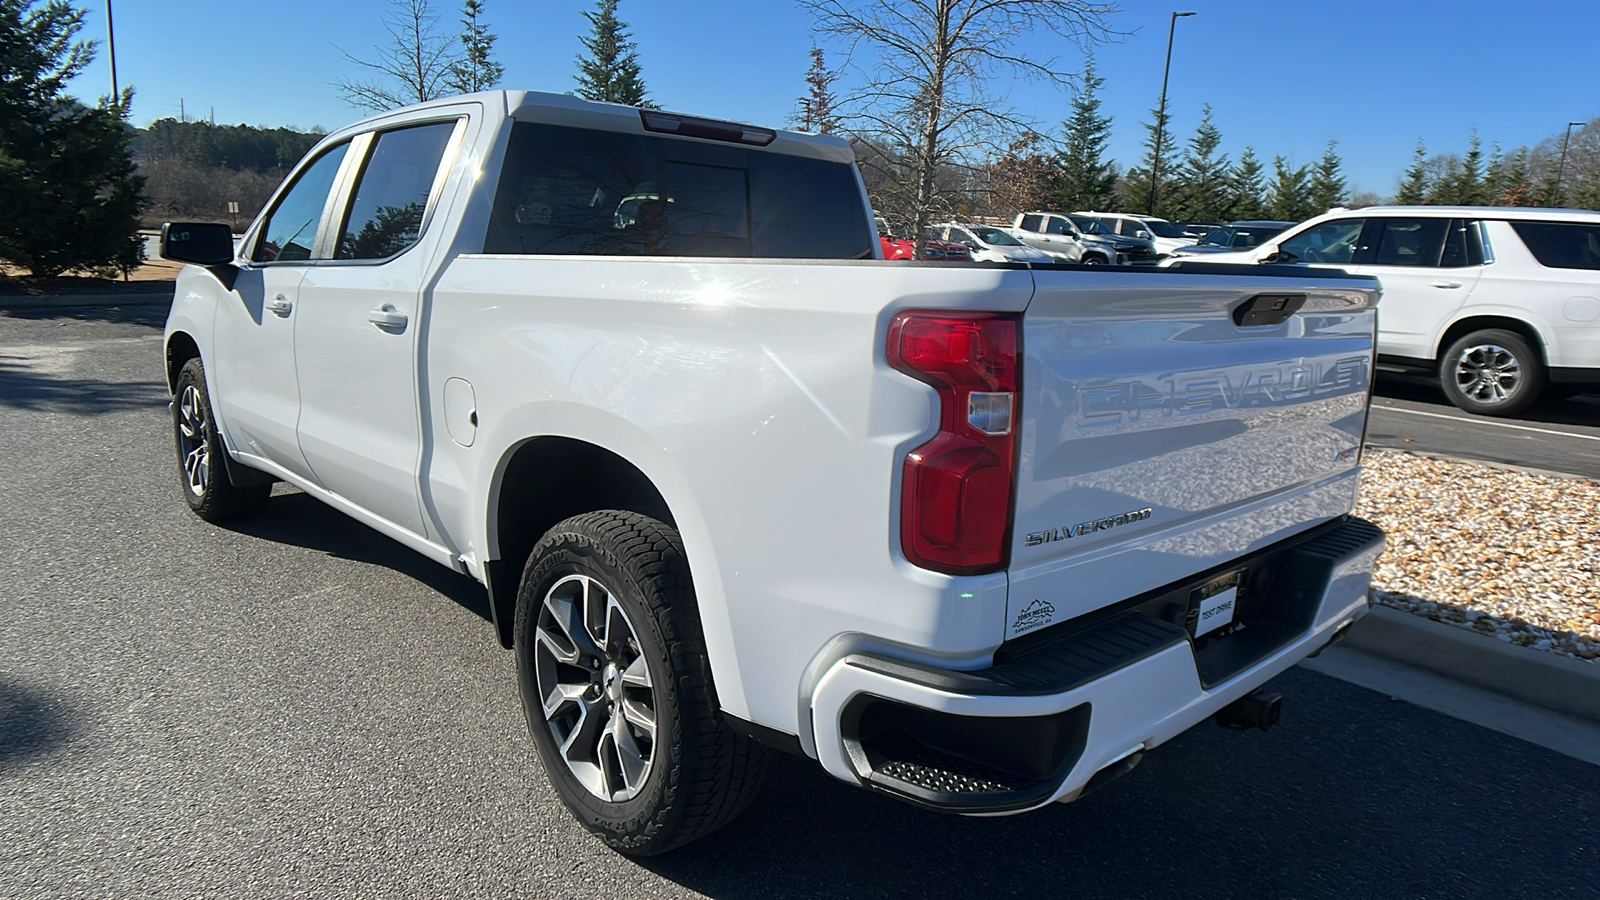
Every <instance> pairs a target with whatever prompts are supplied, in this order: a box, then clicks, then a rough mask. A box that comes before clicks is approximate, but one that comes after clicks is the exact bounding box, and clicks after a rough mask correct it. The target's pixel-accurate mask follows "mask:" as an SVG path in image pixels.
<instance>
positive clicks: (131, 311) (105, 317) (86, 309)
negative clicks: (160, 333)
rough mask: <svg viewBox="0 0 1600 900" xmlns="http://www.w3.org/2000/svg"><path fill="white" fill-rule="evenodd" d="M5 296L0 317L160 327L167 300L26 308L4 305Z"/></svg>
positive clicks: (30, 320)
mask: <svg viewBox="0 0 1600 900" xmlns="http://www.w3.org/2000/svg"><path fill="white" fill-rule="evenodd" d="M6 299H7V298H5V297H0V319H17V320H20V321H29V322H43V321H49V320H61V321H74V322H105V323H108V324H113V325H139V326H143V327H145V328H154V329H157V330H160V329H162V328H165V327H166V324H167V308H168V305H169V304H158V303H129V304H127V305H124V306H110V305H100V304H96V305H93V306H43V307H34V308H27V309H8V308H6Z"/></svg>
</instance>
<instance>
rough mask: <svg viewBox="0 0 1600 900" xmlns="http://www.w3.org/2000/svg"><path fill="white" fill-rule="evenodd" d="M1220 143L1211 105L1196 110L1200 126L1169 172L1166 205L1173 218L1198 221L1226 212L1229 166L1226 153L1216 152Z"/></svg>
mask: <svg viewBox="0 0 1600 900" xmlns="http://www.w3.org/2000/svg"><path fill="white" fill-rule="evenodd" d="M1221 146H1222V130H1221V129H1219V128H1218V127H1217V126H1216V123H1214V122H1212V121H1211V104H1209V103H1207V104H1206V105H1205V106H1204V107H1203V108H1202V110H1201V113H1200V125H1199V127H1197V128H1196V129H1195V133H1194V137H1192V138H1190V139H1189V147H1188V150H1187V151H1185V153H1184V155H1183V161H1182V162H1180V163H1179V164H1178V168H1177V170H1176V171H1175V172H1174V173H1173V174H1174V178H1173V183H1172V185H1171V186H1170V188H1169V190H1170V191H1171V192H1172V201H1171V202H1169V203H1167V204H1166V205H1167V206H1168V207H1169V208H1171V209H1172V210H1173V212H1174V213H1176V216H1175V217H1176V218H1179V219H1183V220H1190V221H1198V222H1216V221H1219V220H1221V219H1223V218H1224V217H1226V216H1227V214H1228V207H1229V203H1228V201H1229V193H1230V188H1231V184H1230V182H1231V175H1232V166H1231V165H1230V164H1229V163H1228V154H1226V153H1223V154H1220V155H1219V154H1218V153H1217V148H1219V147H1221Z"/></svg>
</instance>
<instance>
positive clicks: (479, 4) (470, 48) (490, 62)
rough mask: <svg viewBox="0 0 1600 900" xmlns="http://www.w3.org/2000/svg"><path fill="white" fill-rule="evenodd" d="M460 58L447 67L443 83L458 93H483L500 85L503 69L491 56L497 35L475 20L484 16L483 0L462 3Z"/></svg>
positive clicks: (503, 73)
mask: <svg viewBox="0 0 1600 900" xmlns="http://www.w3.org/2000/svg"><path fill="white" fill-rule="evenodd" d="M461 15H462V19H461V43H462V45H463V50H462V53H461V58H460V59H458V60H456V61H455V62H454V63H452V64H451V66H450V74H449V75H447V76H445V84H447V85H449V86H450V89H451V90H453V91H456V92H457V93H461V94H470V93H473V92H474V91H486V90H489V89H490V88H492V87H494V86H495V85H497V84H499V83H500V78H501V77H502V76H503V75H505V67H504V66H502V65H500V64H499V63H498V62H495V60H494V58H493V57H492V56H491V55H490V54H492V53H493V52H494V42H495V41H496V40H497V39H498V37H499V35H496V34H495V33H494V32H492V31H490V30H489V26H487V25H484V24H482V23H481V22H479V21H478V17H479V16H481V15H483V0H464V2H463V3H462V4H461Z"/></svg>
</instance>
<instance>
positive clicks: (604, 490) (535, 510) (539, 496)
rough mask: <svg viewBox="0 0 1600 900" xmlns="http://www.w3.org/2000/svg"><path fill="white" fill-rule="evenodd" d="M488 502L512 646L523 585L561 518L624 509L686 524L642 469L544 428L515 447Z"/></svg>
mask: <svg viewBox="0 0 1600 900" xmlns="http://www.w3.org/2000/svg"><path fill="white" fill-rule="evenodd" d="M497 469H498V474H497V477H496V478H495V482H494V487H493V488H492V489H491V491H490V496H489V498H488V501H489V502H488V505H487V507H486V515H487V522H486V525H487V527H488V536H489V541H490V544H489V546H490V547H491V548H493V552H492V553H491V555H492V556H493V557H494V558H493V559H491V560H489V561H487V562H486V563H485V570H486V572H485V574H486V575H487V576H488V577H487V579H486V580H487V581H488V583H489V602H490V604H491V605H492V606H493V613H494V620H495V625H496V630H497V631H498V633H499V638H500V642H501V644H503V645H504V646H506V647H510V646H511V628H512V622H513V619H514V618H515V615H516V602H517V587H518V583H519V582H520V580H521V577H522V568H523V566H524V564H525V563H526V562H527V559H528V554H529V553H530V552H531V551H532V550H533V546H534V544H536V543H538V541H539V538H541V537H543V536H544V533H545V532H546V531H549V530H550V528H552V527H553V526H554V525H555V524H556V523H558V522H560V521H562V520H563V519H567V518H570V517H572V516H576V515H580V514H582V513H586V512H593V511H595V510H601V509H624V510H628V511H630V512H637V513H641V514H643V515H647V516H650V517H651V518H655V519H659V520H661V521H663V522H665V523H667V524H668V525H671V526H672V527H674V528H677V527H678V522H677V518H676V517H675V516H674V515H673V513H672V509H671V507H670V506H669V505H668V503H667V500H666V497H665V495H664V494H663V493H662V492H661V490H660V488H658V487H657V486H656V484H655V482H654V481H653V480H652V479H651V478H650V477H649V476H648V475H646V474H645V473H644V471H643V470H642V469H640V468H639V467H638V466H636V465H634V464H633V463H632V462H630V461H629V460H627V459H626V458H624V457H623V456H621V455H620V454H618V453H615V452H613V451H611V450H609V449H606V448H605V447H601V446H599V445H598V444H593V443H590V442H588V441H584V440H579V439H577V438H571V437H562V436H556V435H544V436H539V437H530V438H527V439H525V440H523V441H521V442H519V443H517V444H516V445H514V446H512V447H510V448H508V449H507V450H506V452H505V454H504V455H503V456H502V458H501V462H500V464H499V466H498V467H497Z"/></svg>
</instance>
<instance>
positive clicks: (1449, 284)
mask: <svg viewBox="0 0 1600 900" xmlns="http://www.w3.org/2000/svg"><path fill="white" fill-rule="evenodd" d="M1428 283H1429V284H1431V285H1433V286H1434V287H1436V288H1444V289H1446V290H1449V289H1450V288H1458V287H1461V282H1459V281H1430V282H1428Z"/></svg>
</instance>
